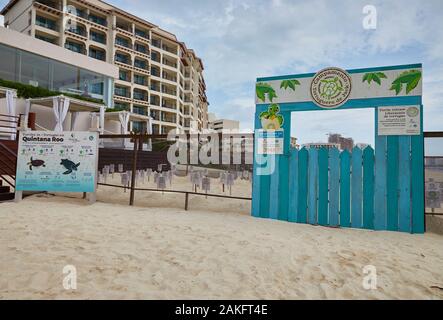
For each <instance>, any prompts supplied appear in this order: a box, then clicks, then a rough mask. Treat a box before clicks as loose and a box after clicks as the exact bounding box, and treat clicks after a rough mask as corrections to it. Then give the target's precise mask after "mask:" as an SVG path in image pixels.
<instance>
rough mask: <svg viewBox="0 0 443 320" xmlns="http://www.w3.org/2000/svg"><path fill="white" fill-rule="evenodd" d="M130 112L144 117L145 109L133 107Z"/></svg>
mask: <svg viewBox="0 0 443 320" xmlns="http://www.w3.org/2000/svg"><path fill="white" fill-rule="evenodd" d="M132 111H133V112H134V113H137V114H141V115H146V113H147V112H146V108H145V107H141V106H134V107H133V108H132Z"/></svg>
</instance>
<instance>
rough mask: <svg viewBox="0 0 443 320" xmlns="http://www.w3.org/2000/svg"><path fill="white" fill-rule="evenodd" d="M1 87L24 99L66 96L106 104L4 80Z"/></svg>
mask: <svg viewBox="0 0 443 320" xmlns="http://www.w3.org/2000/svg"><path fill="white" fill-rule="evenodd" d="M0 87H6V88H11V89H15V90H17V96H18V97H19V98H23V99H32V98H45V97H52V96H59V95H64V96H66V97H71V98H73V99H78V100H83V101H87V102H93V103H97V104H104V103H103V100H100V99H94V98H88V97H83V96H81V95H78V94H71V93H64V92H58V91H51V90H48V89H45V88H42V87H34V86H31V85H28V84H23V83H20V82H14V81H8V80H3V79H0Z"/></svg>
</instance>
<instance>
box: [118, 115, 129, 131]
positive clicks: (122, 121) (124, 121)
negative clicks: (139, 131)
mask: <svg viewBox="0 0 443 320" xmlns="http://www.w3.org/2000/svg"><path fill="white" fill-rule="evenodd" d="M118 119H119V120H120V125H121V127H122V131H121V132H122V134H127V133H128V124H129V112H125V111H124V112H120V113H119V114H118Z"/></svg>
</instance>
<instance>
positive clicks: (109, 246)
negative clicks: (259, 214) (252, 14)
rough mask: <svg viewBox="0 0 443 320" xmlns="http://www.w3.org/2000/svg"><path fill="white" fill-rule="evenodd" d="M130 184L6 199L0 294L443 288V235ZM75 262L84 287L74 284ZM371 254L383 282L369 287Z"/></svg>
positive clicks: (351, 294) (388, 295)
mask: <svg viewBox="0 0 443 320" xmlns="http://www.w3.org/2000/svg"><path fill="white" fill-rule="evenodd" d="M177 179H178V181H176V180H174V185H175V187H176V188H178V187H179V186H181V187H183V188H189V189H190V188H191V186H190V184H189V183H188V180H187V179H185V178H177ZM180 181H181V182H180ZM151 184H152V182H151ZM146 185H149V184H148V183H146ZM242 185H243V186H242ZM236 189H237V191H236V194H237V195H239V194H242V191H241V190H243V194H247V193H248V190H250V184H249V182H248V181H239V182H238V183H237V186H236ZM233 190H234V189H233ZM128 196H129V194H128V193H124V192H123V190H122V189H116V188H109V187H103V186H100V188H99V192H98V202H97V203H95V204H93V205H89V204H88V202H87V201H85V200H82V199H81V196H79V195H74V194H70V195H68V194H65V195H63V196H60V195H59V196H54V195H51V194H40V195H34V196H31V197H28V198H26V199H24V200H23V201H22V202H20V203H18V204H17V203H12V202H9V203H2V204H0V228H1V230H0V239H1V241H0V250H1V252H2V254H1V255H0V269H1V276H0V298H1V299H16V298H18V299H64V298H68V299H108V298H110V299H416V298H417V299H442V298H443V289H441V288H443V272H442V270H443V250H442V249H443V236H439V235H436V234H432V233H428V234H425V235H410V234H404V233H396V232H373V231H365V230H355V229H332V228H324V227H318V226H310V225H300V224H292V223H287V222H281V221H273V220H264V219H256V218H253V217H251V216H249V208H250V203H249V202H248V201H242V200H224V199H215V198H208V199H205V197H198V198H197V197H195V198H193V199H191V200H190V210H189V211H184V210H183V205H184V199H183V196H182V195H180V196H176V195H171V194H169V195H168V194H164V195H161V193H152V192H149V193H148V192H144V193H137V194H136V206H134V207H130V206H128V205H127V200H128ZM104 201H107V202H108V203H105V202H104ZM168 207H169V208H168ZM66 265H73V266H75V267H76V269H77V289H76V290H65V289H64V288H63V285H62V281H63V277H64V276H65V275H64V274H63V267H64V266H66ZM366 265H373V266H375V267H376V270H377V290H366V289H364V288H363V285H362V282H363V277H364V276H365V275H364V274H363V268H364V266H366Z"/></svg>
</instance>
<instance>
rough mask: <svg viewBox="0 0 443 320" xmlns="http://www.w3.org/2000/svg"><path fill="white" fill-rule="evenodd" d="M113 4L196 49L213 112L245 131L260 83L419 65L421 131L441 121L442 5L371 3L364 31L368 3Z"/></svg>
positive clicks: (410, 0) (174, 0)
mask: <svg viewBox="0 0 443 320" xmlns="http://www.w3.org/2000/svg"><path fill="white" fill-rule="evenodd" d="M111 2H114V3H116V5H118V6H121V7H125V8H126V9H127V10H129V11H131V12H133V13H135V14H137V15H139V16H141V17H143V18H146V19H147V20H149V21H152V22H154V23H156V24H158V25H160V26H161V27H162V28H164V29H167V30H169V31H171V32H174V33H175V34H176V35H177V36H178V38H179V39H180V40H182V41H185V42H186V44H187V45H188V46H189V47H192V48H194V49H195V50H196V52H197V54H198V55H199V56H200V57H202V59H203V62H204V65H205V78H206V82H207V88H208V97H209V100H210V103H211V106H210V110H211V112H215V113H216V114H218V115H219V116H224V117H229V118H233V119H239V120H241V121H242V124H243V127H251V126H252V123H253V118H254V99H253V94H254V82H255V78H256V77H258V76H267V75H274V74H290V73H301V72H312V71H315V70H319V69H320V68H323V67H325V66H331V65H333V66H340V67H344V68H354V67H365V66H377V65H391V64H402V63H416V62H423V63H424V77H425V78H424V85H425V88H424V101H425V104H429V107H427V106H426V105H425V108H426V109H425V110H426V114H425V124H426V125H429V126H432V127H435V126H436V125H437V122H438V121H439V122H440V123H441V122H442V120H443V116H442V114H441V112H439V108H438V105H439V104H440V101H441V99H442V95H441V93H440V90H439V88H441V87H442V86H443V79H441V76H440V78H438V77H439V75H440V74H443V73H442V70H443V64H442V62H441V61H442V60H441V57H442V55H443V45H442V43H443V19H441V16H442V14H443V2H442V1H441V0H429V1H415V0H405V1H381V0H375V1H372V3H371V4H373V5H375V6H376V8H377V14H378V21H377V29H376V30H364V29H363V27H362V19H363V17H364V15H363V14H362V8H363V7H364V6H365V5H366V4H368V2H367V1H366V0H358V1H355V0H345V1H340V2H338V1H327V0H312V1H309V2H306V1H288V0H273V1H266V0H261V1H257V0H236V1H234V0H229V1H216V0H213V1H209V0H195V1H192V2H186V1H181V0H171V1H150V2H149V5H146V3H145V1H141V0H131V1H123V3H124V4H125V5H121V3H122V1H111ZM431 75H432V77H433V80H431V79H430V78H428V76H431ZM336 121H337V119H335V120H334V119H331V121H330V123H331V125H335V124H337V122H336ZM358 129H359V128H357V130H358Z"/></svg>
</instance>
